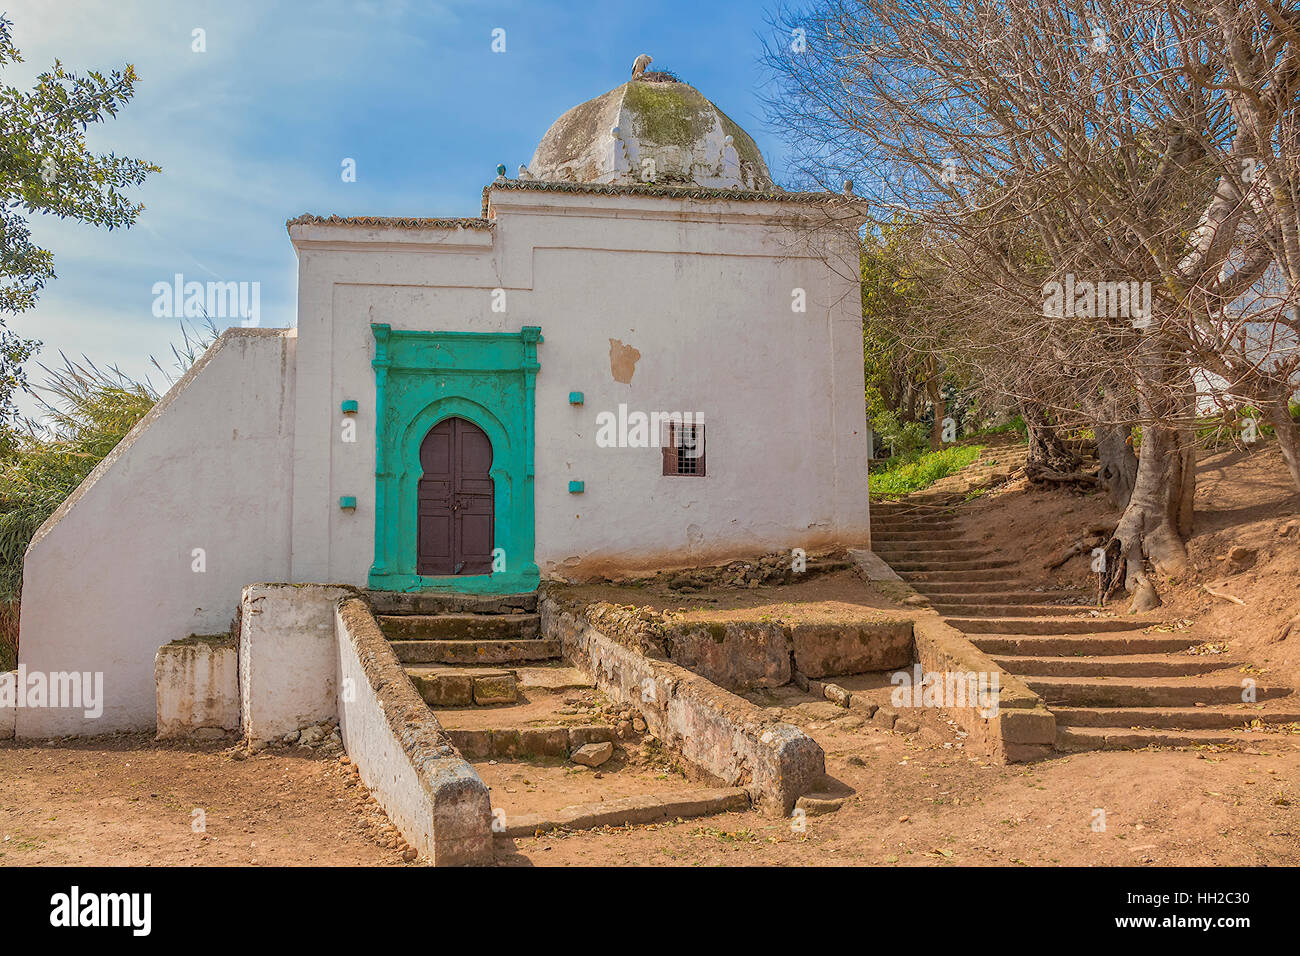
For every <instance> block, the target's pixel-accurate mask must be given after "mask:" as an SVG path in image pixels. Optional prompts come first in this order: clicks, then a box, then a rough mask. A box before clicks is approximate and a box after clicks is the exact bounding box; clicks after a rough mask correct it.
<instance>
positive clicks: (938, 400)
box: [925, 375, 947, 451]
mask: <svg viewBox="0 0 1300 956" xmlns="http://www.w3.org/2000/svg"><path fill="white" fill-rule="evenodd" d="M925 392H926V396H927V397H928V398H929V399H930V410H931V411H932V412H934V421H933V422H932V424H931V425H930V451H938V450H939V449H940V448H942V447H943V417H944V414H945V411H946V408H947V405H946V403H945V402H944V400H943V389H942V388H940V387H939V377H938V376H937V375H931V376H930V377H929V379H927V380H926V383H925Z"/></svg>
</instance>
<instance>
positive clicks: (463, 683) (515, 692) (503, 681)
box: [405, 666, 519, 707]
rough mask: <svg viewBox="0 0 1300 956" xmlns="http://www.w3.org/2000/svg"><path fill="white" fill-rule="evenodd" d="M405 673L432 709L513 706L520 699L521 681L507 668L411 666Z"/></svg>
mask: <svg viewBox="0 0 1300 956" xmlns="http://www.w3.org/2000/svg"><path fill="white" fill-rule="evenodd" d="M405 670H406V674H407V676H408V677H410V678H411V683H412V684H414V685H415V689H416V690H417V691H419V693H420V696H421V697H422V698H424V702H425V703H426V704H428V705H429V706H430V707H470V706H472V705H475V704H478V705H484V706H486V705H488V704H513V703H514V702H515V701H516V700H518V698H519V683H518V679H517V677H516V675H515V672H514V671H513V670H509V669H507V668H491V667H419V666H412V667H407V668H405Z"/></svg>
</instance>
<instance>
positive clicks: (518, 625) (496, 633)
mask: <svg viewBox="0 0 1300 956" xmlns="http://www.w3.org/2000/svg"><path fill="white" fill-rule="evenodd" d="M379 626H380V627H381V628H382V629H383V631H384V636H385V637H387V638H388V639H389V640H390V641H483V640H495V641H509V640H524V639H529V638H535V637H537V635H538V634H540V633H541V630H542V617H541V615H540V614H529V613H525V612H520V613H518V614H469V613H451V614H383V615H380V617H379Z"/></svg>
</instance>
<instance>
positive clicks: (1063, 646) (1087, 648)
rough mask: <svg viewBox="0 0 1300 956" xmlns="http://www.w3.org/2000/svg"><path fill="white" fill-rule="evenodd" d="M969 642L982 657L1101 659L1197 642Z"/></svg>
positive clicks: (1093, 637)
mask: <svg viewBox="0 0 1300 956" xmlns="http://www.w3.org/2000/svg"><path fill="white" fill-rule="evenodd" d="M970 642H971V643H972V644H974V645H975V646H976V647H978V648H979V649H980V650H982V651H983V652H984V653H985V654H995V655H996V654H1007V655H1011V656H1024V657H1100V656H1104V655H1111V654H1114V655H1127V654H1162V653H1174V652H1177V651H1184V650H1186V649H1187V648H1189V647H1194V646H1195V645H1196V644H1198V643H1200V642H1199V641H1197V640H1195V639H1193V638H1189V637H1177V636H1174V635H1155V634H1141V633H1135V632H1133V631H1121V632H1120V633H1118V634H1060V635H1053V636H1042V635H1038V634H972V635H970Z"/></svg>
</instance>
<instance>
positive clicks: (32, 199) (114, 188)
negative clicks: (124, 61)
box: [0, 16, 158, 422]
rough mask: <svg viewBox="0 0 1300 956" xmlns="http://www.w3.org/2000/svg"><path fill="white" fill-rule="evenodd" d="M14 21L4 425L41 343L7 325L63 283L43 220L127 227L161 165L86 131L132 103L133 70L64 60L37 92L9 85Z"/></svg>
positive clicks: (1, 368)
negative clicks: (81, 67) (97, 142)
mask: <svg viewBox="0 0 1300 956" xmlns="http://www.w3.org/2000/svg"><path fill="white" fill-rule="evenodd" d="M11 30H12V23H11V21H9V20H8V19H7V18H5V17H4V16H0V421H2V422H10V421H12V420H13V418H14V415H15V413H14V408H13V395H14V392H15V390H17V389H20V388H23V387H25V385H26V378H25V376H24V373H23V369H22V366H23V363H24V362H25V361H27V359H29V358H30V357H31V356H32V355H33V354H34V353H35V351H36V349H37V348H38V347H39V343H38V342H36V341H34V340H31V339H25V338H23V337H21V336H19V335H17V334H16V333H14V332H13V331H12V330H11V329H9V328H7V327H6V325H5V317H6V316H9V315H15V314H17V313H20V312H25V311H27V310H28V309H31V308H33V307H34V306H35V305H36V301H37V299H38V297H39V296H40V293H41V290H42V289H43V288H44V287H45V284H46V282H48V281H49V280H50V279H52V278H54V256H53V255H52V254H51V253H50V251H49V250H48V249H43V248H41V246H40V245H38V244H37V243H36V242H35V241H34V240H33V238H32V234H31V229H30V225H29V223H30V219H31V217H32V216H33V215H34V214H37V213H40V214H45V215H51V216H57V217H59V218H60V219H77V220H80V221H82V222H86V223H91V224H93V225H96V226H103V227H104V228H105V229H110V230H111V229H116V228H119V227H127V226H130V225H131V224H132V223H134V222H135V220H136V217H137V216H138V215H139V214H140V212H141V210H142V209H143V208H144V207H143V206H142V205H140V204H138V203H133V202H131V201H130V200H128V199H127V198H126V196H124V195H123V193H122V190H124V189H126V188H128V187H130V186H138V185H140V184H141V183H142V182H144V180H145V178H146V177H147V176H148V175H149V173H151V172H157V171H158V167H157V166H153V165H151V164H149V163H147V162H144V161H143V160H138V159H129V158H127V157H123V156H117V155H114V154H112V153H107V154H103V153H100V154H97V153H94V152H91V151H90V150H89V149H88V148H87V146H86V140H85V135H86V130H87V128H88V127H89V126H91V125H92V124H95V123H100V122H103V121H105V120H107V119H109V118H111V117H113V116H115V115H117V112H118V110H119V109H121V107H122V106H123V105H125V104H126V102H127V101H128V100H130V99H131V97H132V95H133V93H134V88H135V82H136V73H135V70H134V69H133V68H132V67H131V66H129V65H128V66H126V67H125V68H124V69H123V70H120V71H113V72H111V73H108V74H103V73H97V72H94V71H91V72H88V73H86V74H84V75H81V74H76V73H71V72H69V71H68V70H66V69H65V68H64V66H63V65H62V64H61V63H59V62H58V61H55V63H54V65H53V66H52V67H51V68H50V69H49V70H47V71H45V72H43V73H41V74H40V76H39V77H37V79H36V84H35V86H33V87H32V88H31V89H19V88H17V87H15V86H12V85H10V84H8V83H5V82H3V76H4V74H5V72H6V71H9V70H11V69H12V66H13V64H15V63H21V62H22V56H21V54H20V53H19V51H18V49H17V48H16V47H15V46H14V43H13V38H12V34H11Z"/></svg>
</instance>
